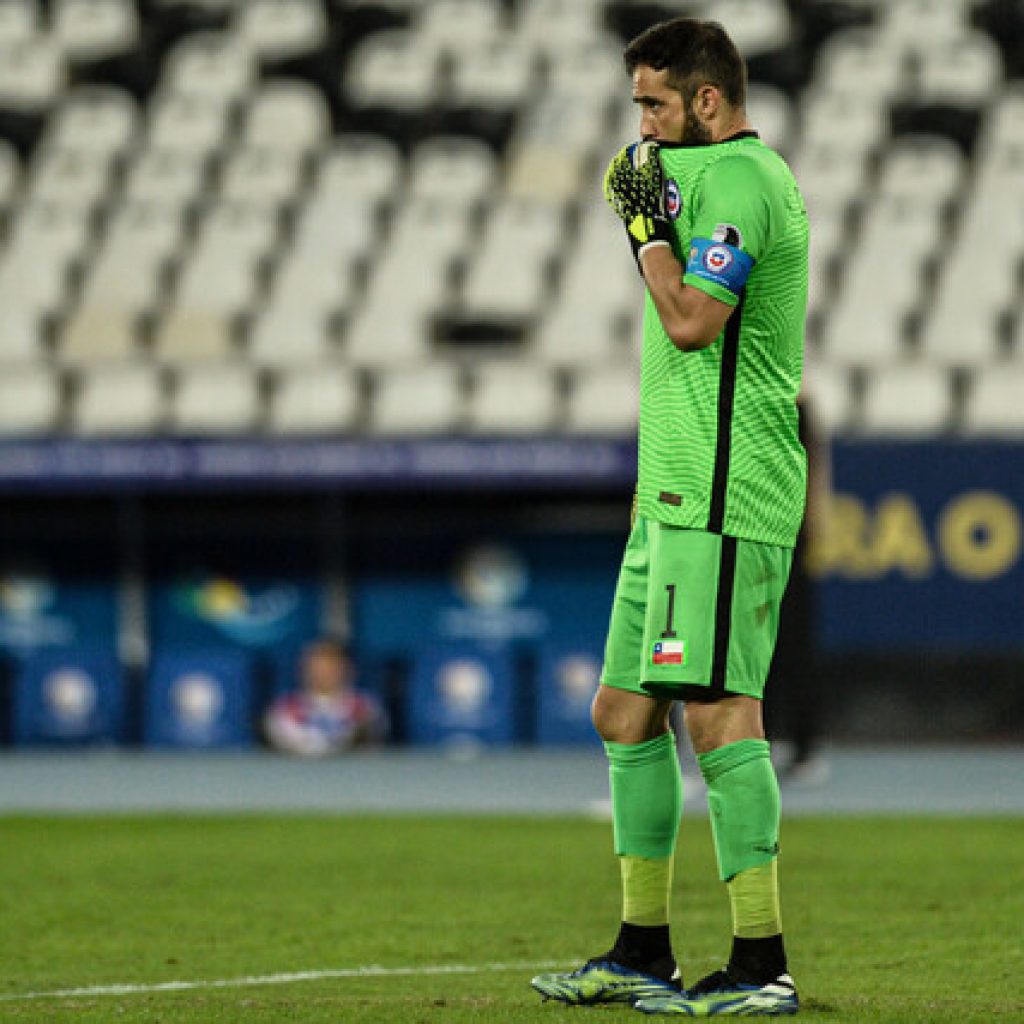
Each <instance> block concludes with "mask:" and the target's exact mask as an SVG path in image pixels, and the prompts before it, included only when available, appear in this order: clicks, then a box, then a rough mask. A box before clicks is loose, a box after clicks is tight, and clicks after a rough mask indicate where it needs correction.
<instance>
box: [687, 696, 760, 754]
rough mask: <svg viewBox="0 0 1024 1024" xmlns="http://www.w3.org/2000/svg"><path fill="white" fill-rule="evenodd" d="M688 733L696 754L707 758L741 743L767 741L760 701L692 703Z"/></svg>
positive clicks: (735, 699)
mask: <svg viewBox="0 0 1024 1024" xmlns="http://www.w3.org/2000/svg"><path fill="white" fill-rule="evenodd" d="M685 721H686V731H687V732H688V733H689V735H690V742H691V743H692V744H693V749H694V752H695V753H697V754H706V753H708V752H709V751H711V750H717V749H718V748H719V747H724V746H726V745H727V744H729V743H736V742H737V741H739V740H748V739H764V725H763V723H762V719H761V702H760V701H759V700H757V698H756V697H744V696H736V697H725V698H723V699H722V700H719V701H714V702H706V703H705V702H696V701H690V702H688V703H687V705H686V712H685Z"/></svg>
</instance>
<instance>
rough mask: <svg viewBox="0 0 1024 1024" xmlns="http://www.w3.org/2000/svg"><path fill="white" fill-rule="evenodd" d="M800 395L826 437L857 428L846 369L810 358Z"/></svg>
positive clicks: (852, 391) (849, 376) (855, 409)
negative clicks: (804, 399) (803, 395)
mask: <svg viewBox="0 0 1024 1024" xmlns="http://www.w3.org/2000/svg"><path fill="white" fill-rule="evenodd" d="M803 392H804V394H806V396H807V399H808V402H809V404H810V407H811V408H812V409H813V414H814V417H815V421H816V422H817V423H818V424H819V425H820V427H821V429H822V430H823V431H824V433H825V436H826V437H831V436H833V435H835V434H844V433H846V432H847V431H850V430H852V429H854V428H855V427H856V425H857V407H856V402H855V400H854V390H853V381H852V379H851V375H850V373H849V371H848V370H846V369H845V368H843V367H841V366H835V365H832V364H829V363H824V362H822V361H821V359H817V358H809V359H808V360H807V362H806V363H805V365H804V383H803Z"/></svg>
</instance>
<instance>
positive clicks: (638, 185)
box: [604, 142, 673, 267]
mask: <svg viewBox="0 0 1024 1024" xmlns="http://www.w3.org/2000/svg"><path fill="white" fill-rule="evenodd" d="M664 192H665V181H664V176H663V174H662V171H661V161H660V160H659V159H658V144H657V143H656V142H635V143H633V144H632V145H629V146H625V147H624V148H623V149H621V150H619V152H618V153H616V155H615V156H614V157H613V158H612V162H611V163H610V164H609V165H608V170H607V171H606V172H605V176H604V197H605V199H606V200H607V201H608V204H609V206H611V208H612V209H613V210H614V211H615V213H616V214H617V215H618V217H619V219H620V220H621V221H622V223H623V224H624V225H625V226H626V234H627V235H628V236H629V244H630V246H631V247H632V249H633V257H634V259H635V260H636V265H637V267H640V256H641V254H642V253H643V251H644V250H645V249H646V248H647V247H648V246H651V245H668V246H671V244H672V237H673V231H672V226H671V225H670V224H669V222H668V218H667V217H666V216H665V199H664Z"/></svg>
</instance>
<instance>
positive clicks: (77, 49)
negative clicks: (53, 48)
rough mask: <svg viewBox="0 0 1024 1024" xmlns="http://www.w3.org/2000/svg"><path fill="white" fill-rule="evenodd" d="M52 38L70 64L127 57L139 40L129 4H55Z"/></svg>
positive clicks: (88, 0)
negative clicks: (72, 60) (76, 61)
mask: <svg viewBox="0 0 1024 1024" xmlns="http://www.w3.org/2000/svg"><path fill="white" fill-rule="evenodd" d="M51 22H52V29H51V31H52V38H54V39H55V40H56V41H57V42H58V43H59V45H60V47H61V49H62V50H63V51H64V52H65V53H66V54H67V55H68V56H69V57H71V58H72V59H74V60H98V59H100V58H103V57H113V56H117V55H120V54H123V53H127V52H128V51H129V50H131V48H132V47H133V46H135V44H136V43H137V42H138V38H139V24H138V14H137V12H136V9H135V4H134V3H132V0H56V2H55V3H54V4H53V14H52V17H51Z"/></svg>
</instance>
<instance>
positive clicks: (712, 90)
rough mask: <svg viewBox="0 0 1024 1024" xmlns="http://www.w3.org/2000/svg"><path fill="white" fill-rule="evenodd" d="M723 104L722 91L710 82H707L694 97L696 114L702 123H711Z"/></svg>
mask: <svg viewBox="0 0 1024 1024" xmlns="http://www.w3.org/2000/svg"><path fill="white" fill-rule="evenodd" d="M721 102H722V93H721V90H720V89H719V88H718V86H716V85H711V83H710V82H705V83H704V85H702V86H701V87H700V88H699V89H698V90H697V92H696V94H695V95H694V97H693V109H694V113H695V114H696V115H697V116H698V117H699V118H700V119H701V120H702V121H710V120H712V119H713V118H714V117H715V115H716V114H717V113H718V108H719V106H720V105H721Z"/></svg>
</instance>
